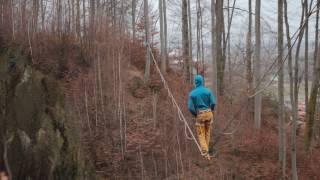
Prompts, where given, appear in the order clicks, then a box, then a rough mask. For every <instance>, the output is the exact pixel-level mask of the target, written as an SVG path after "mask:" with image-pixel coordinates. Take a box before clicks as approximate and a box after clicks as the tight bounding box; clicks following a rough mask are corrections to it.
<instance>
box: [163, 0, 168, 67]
mask: <svg viewBox="0 0 320 180" xmlns="http://www.w3.org/2000/svg"><path fill="white" fill-rule="evenodd" d="M162 6H163V28H164V53H165V61H166V70H167V69H168V67H169V58H168V28H167V2H166V0H163V4H162Z"/></svg>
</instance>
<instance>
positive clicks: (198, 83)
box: [194, 75, 204, 87]
mask: <svg viewBox="0 0 320 180" xmlns="http://www.w3.org/2000/svg"><path fill="white" fill-rule="evenodd" d="M203 82H204V80H203V77H202V76H201V75H196V76H195V77H194V84H195V87H199V86H203Z"/></svg>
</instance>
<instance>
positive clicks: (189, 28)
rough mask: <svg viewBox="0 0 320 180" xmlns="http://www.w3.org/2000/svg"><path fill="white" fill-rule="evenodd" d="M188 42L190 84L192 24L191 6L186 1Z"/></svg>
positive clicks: (190, 75) (190, 76)
mask: <svg viewBox="0 0 320 180" xmlns="http://www.w3.org/2000/svg"><path fill="white" fill-rule="evenodd" d="M187 6H188V40H189V51H188V53H189V59H188V62H189V78H190V82H191V81H192V80H193V78H192V70H193V61H192V58H193V56H192V23H191V5H190V0H188V4H187Z"/></svg>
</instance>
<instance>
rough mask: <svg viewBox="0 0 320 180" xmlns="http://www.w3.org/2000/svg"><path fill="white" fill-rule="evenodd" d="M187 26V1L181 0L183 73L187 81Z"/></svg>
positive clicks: (188, 69)
mask: <svg viewBox="0 0 320 180" xmlns="http://www.w3.org/2000/svg"><path fill="white" fill-rule="evenodd" d="M188 31H189V28H188V2H187V0H182V51H183V54H182V56H183V59H184V67H183V68H184V75H185V78H186V80H187V81H189V82H190V81H191V79H190V69H191V67H190V63H189V62H190V57H189V55H190V54H189V32H188Z"/></svg>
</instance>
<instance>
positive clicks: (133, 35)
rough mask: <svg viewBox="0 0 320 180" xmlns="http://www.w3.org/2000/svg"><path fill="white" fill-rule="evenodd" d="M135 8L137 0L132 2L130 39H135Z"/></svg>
mask: <svg viewBox="0 0 320 180" xmlns="http://www.w3.org/2000/svg"><path fill="white" fill-rule="evenodd" d="M136 7H137V0H132V12H131V13H132V20H131V21H132V22H131V23H132V39H133V40H134V39H136Z"/></svg>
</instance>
